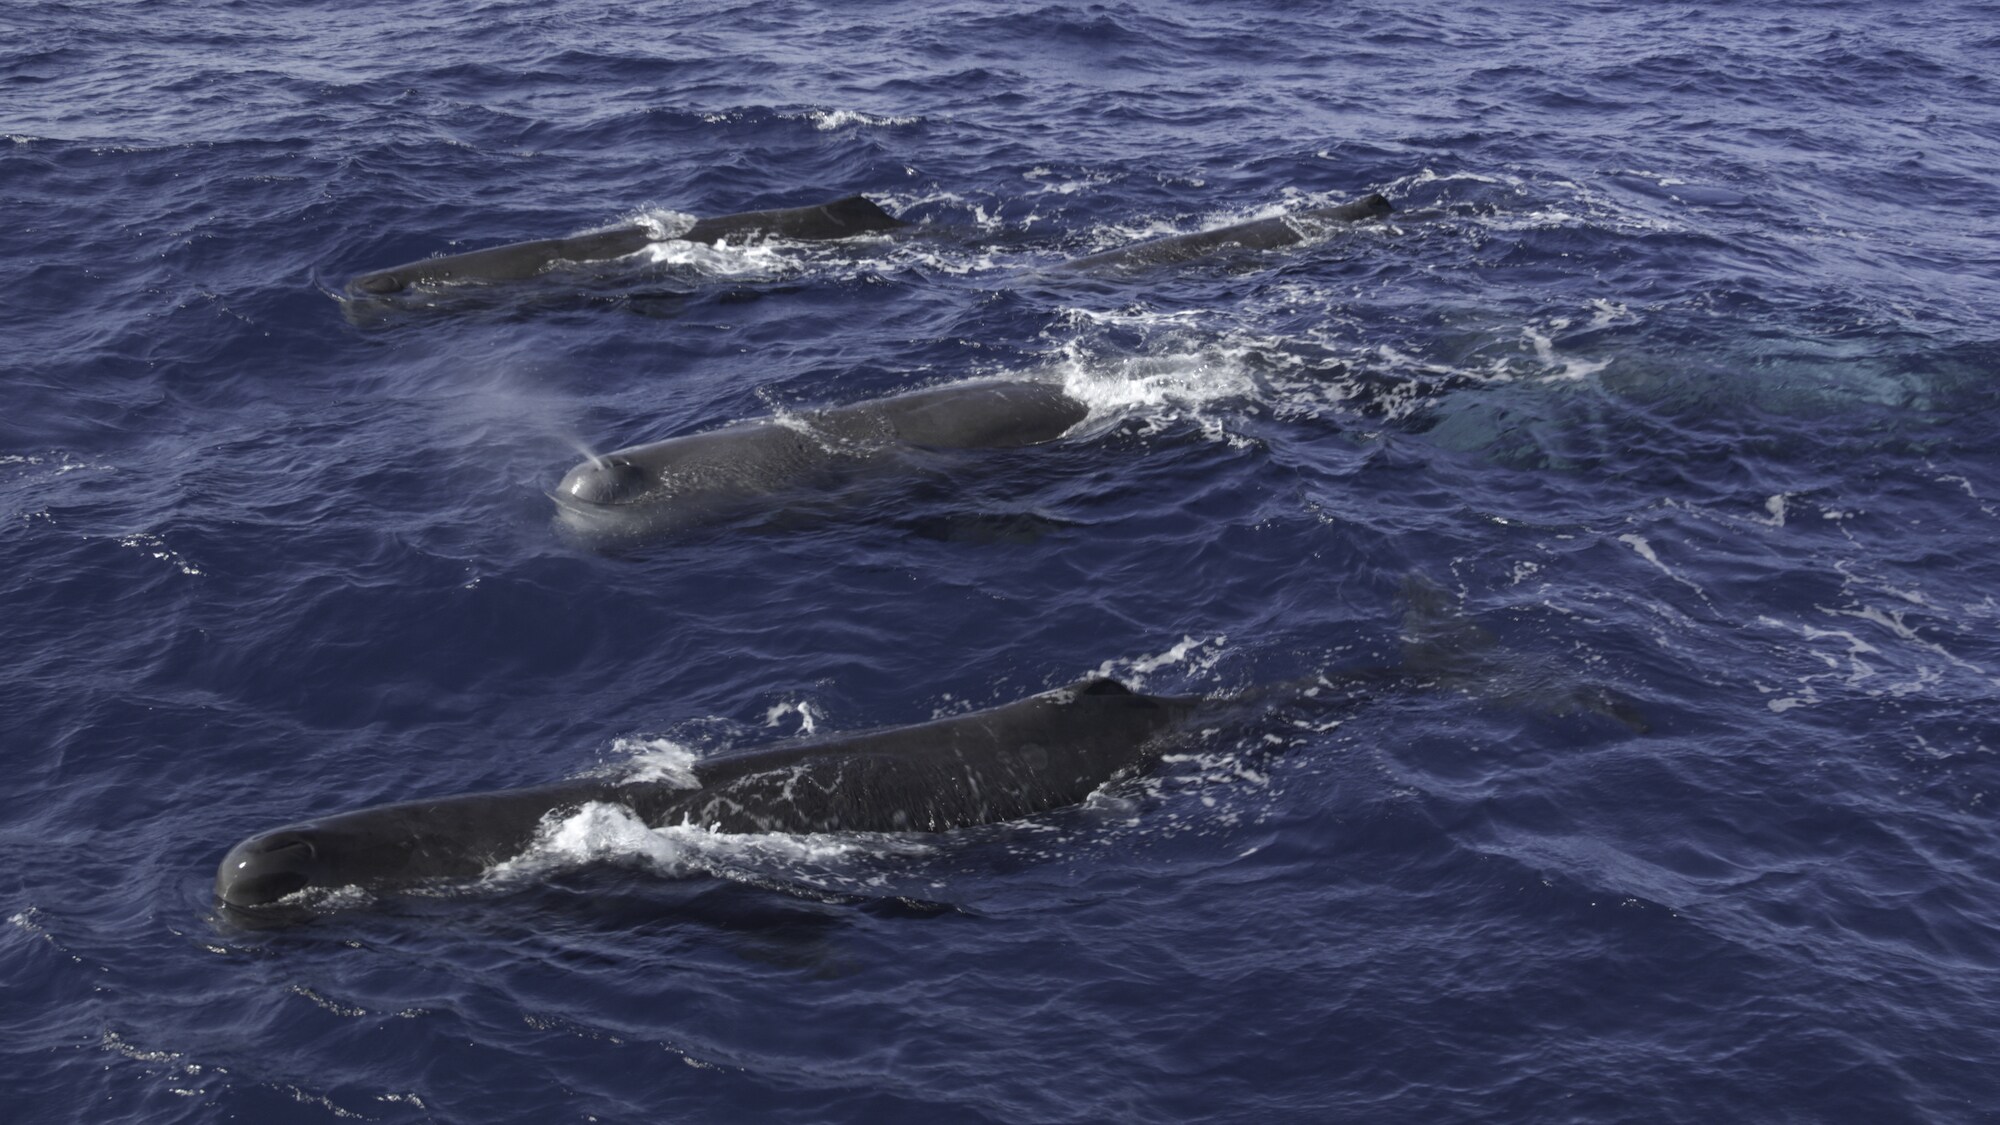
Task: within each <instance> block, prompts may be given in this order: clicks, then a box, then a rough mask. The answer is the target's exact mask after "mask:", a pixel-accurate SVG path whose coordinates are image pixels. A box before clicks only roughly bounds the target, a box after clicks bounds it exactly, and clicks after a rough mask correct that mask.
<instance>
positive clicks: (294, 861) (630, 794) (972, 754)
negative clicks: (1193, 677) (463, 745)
mask: <svg viewBox="0 0 2000 1125" xmlns="http://www.w3.org/2000/svg"><path fill="white" fill-rule="evenodd" d="M1198 705H1199V703H1198V701H1197V700H1194V699H1181V698H1173V697H1167V696H1154V695H1143V694H1140V693H1138V692H1134V691H1132V690H1130V689H1129V688H1126V687H1125V686H1124V685H1122V684H1120V683H1118V682H1117V681H1115V680H1109V679H1091V680H1084V681H1081V682H1079V683H1076V684H1072V685H1070V686H1069V687H1066V688H1059V689H1057V690H1055V691H1049V692H1043V693H1042V694H1040V695H1034V696H1030V697H1028V698H1026V699H1022V700H1017V701H1015V702H1013V703H1008V704H1005V705H1002V706H999V707H993V708H990V709H987V710H984V711H973V712H969V713H967V714H963V715H954V716H952V717H950V718H944V719H936V720H933V721H930V722H926V723H918V724H915V725H912V726H902V727H890V728H886V729H883V730H875V731H868V732H864V733H860V734H847V735H836V736H830V737H823V738H812V739H802V740H797V741H790V742H782V743H777V744H774V745H770V746H763V747H758V748H755V749H750V750H745V751H741V752H739V753H734V754H727V755H723V756H719V757H716V758H712V759H709V760H707V761H703V762H698V763H696V764H695V766H694V770H693V773H694V780H695V781H696V783H697V784H696V785H695V786H694V787H693V788H688V787H685V786H680V785H675V784H673V783H671V782H665V781H643V782H620V781H614V780H605V779H589V778H586V779H577V780H571V781H559V782H556V783H554V784H551V785H539V786H535V787H532V788H526V789H507V790H500V791H497V792H491V793H471V794H464V795H460V796H452V797H439V798H435V799H431V800H424V801H410V802H406V803H402V804H393V805H379V806H376V807H374V808H366V809H360V810H357V811H354V812H346V813H339V814H336V815H333V816H328V817H323V818H321V819H318V820H314V821H309V822H306V823H303V824H295V825H291V826H288V827H284V828H279V829H276V830H274V831H270V832H265V833H261V834H259V835H256V836H253V837H251V838H250V839H248V840H245V841H243V842H242V843H240V844H238V845H236V847H234V848H232V849H230V851H229V854H228V855H226V856H224V857H223V860H222V863H221V865H220V866H219V867H218V868H217V870H216V875H215V896H216V899H217V900H218V901H219V902H220V903H221V904H222V905H223V906H225V907H228V908H232V909H235V910H247V911H253V912H254V911H256V910H258V909H259V908H262V907H269V906H271V905H272V904H274V903H277V902H278V900H280V899H284V898H287V896H291V895H296V894H299V893H300V892H302V891H315V890H319V891H325V890H334V889H338V888H342V887H350V886H352V887H360V888H362V889H364V890H370V891H386V890H395V889H399V888H409V887H414V886H418V885H421V884H424V883H428V882H431V881H434V880H448V879H466V878H471V877H474V876H477V875H479V874H481V873H482V872H484V871H486V870H488V869H489V868H491V867H492V866H493V865H494V864H496V863H499V862H501V861H504V860H507V859H510V858H513V857H515V856H518V855H520V854H521V853H522V852H523V851H525V850H526V849H527V848H528V847H529V845H530V844H531V843H533V841H534V839H535V837H536V834H537V832H538V831H539V830H540V829H541V827H542V825H543V824H544V823H545V820H546V818H549V817H551V816H554V817H562V816H565V815H569V814H571V813H574V812H575V811H577V810H578V809H580V808H582V807H583V806H584V805H585V804H588V803H591V802H607V803H611V804H616V805H622V806H624V807H625V808H627V809H630V810H631V811H632V813H633V814H634V815H636V816H637V817H638V818H639V819H641V820H642V821H644V822H645V823H646V824H647V825H649V826H652V827H661V826H668V825H681V824H686V825H693V826H698V827H705V828H709V829H712V830H714V831H718V832H727V833H749V832H940V831H944V830H947V829H952V828H962V827H966V826H969V825H975V824H992V823H998V822H1001V821H1008V820H1017V819H1020V818H1022V817H1027V816H1033V815H1034V814H1036V813H1041V812H1046V811H1048V810H1050V809H1057V808H1062V807H1064V806H1067V805H1075V804H1079V803H1081V802H1082V801H1083V800H1084V799H1085V798H1086V797H1088V796H1089V795H1090V794H1091V793H1092V792H1093V791H1095V790H1096V789H1098V788H1099V787H1101V786H1102V785H1104V783H1105V782H1107V781H1110V780H1111V779H1113V778H1115V777H1119V776H1123V775H1125V774H1128V773H1133V772H1136V771H1139V770H1141V769H1143V768H1145V767H1147V766H1149V765H1151V764H1152V763H1153V762H1154V761H1155V760H1157V758H1158V756H1159V755H1160V753H1162V752H1163V750H1164V749H1165V748H1166V747H1167V746H1168V745H1170V744H1171V740H1170V739H1169V738H1168V737H1166V736H1168V735H1169V734H1170V733H1171V732H1172V731H1174V730H1175V729H1176V728H1177V727H1178V726H1179V725H1180V724H1181V723H1182V722H1183V721H1184V720H1185V719H1186V718H1187V717H1188V716H1190V715H1191V714H1193V713H1194V711H1195V709H1196V707H1197V706H1198Z"/></svg>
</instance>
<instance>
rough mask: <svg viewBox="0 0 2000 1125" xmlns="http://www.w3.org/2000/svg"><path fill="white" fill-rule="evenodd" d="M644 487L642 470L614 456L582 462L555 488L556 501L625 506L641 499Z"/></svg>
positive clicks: (645, 484) (644, 480) (624, 459)
mask: <svg viewBox="0 0 2000 1125" xmlns="http://www.w3.org/2000/svg"><path fill="white" fill-rule="evenodd" d="M647 483H648V482H647V479H646V471H645V470H644V469H641V468H640V467H639V466H638V465H635V464H633V463H632V462H631V461H629V460H627V459H626V458H623V457H620V456H618V455H616V454H613V455H611V456H609V457H604V458H598V459H595V460H590V461H585V462H584V463H583V464H581V465H578V466H577V467H576V468H574V469H571V470H570V471H569V472H568V473H566V474H564V476H563V479H562V483H561V484H559V485H557V486H556V499H558V500H563V501H581V502H583V503H585V504H626V503H630V502H631V501H633V500H636V499H638V498H639V497H640V496H641V495H643V494H644V493H645V491H646V488H647Z"/></svg>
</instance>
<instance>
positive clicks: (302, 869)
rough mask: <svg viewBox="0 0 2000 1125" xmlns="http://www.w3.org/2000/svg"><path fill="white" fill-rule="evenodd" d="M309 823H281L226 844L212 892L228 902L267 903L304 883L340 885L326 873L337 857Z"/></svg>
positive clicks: (252, 906) (310, 885)
mask: <svg viewBox="0 0 2000 1125" xmlns="http://www.w3.org/2000/svg"><path fill="white" fill-rule="evenodd" d="M315 837H316V833H314V832H313V831H312V830H311V829H308V828H281V829H279V830H277V831H275V832H266V833H265V834H263V835H261V836H252V837H251V838H249V839H248V840H245V841H243V842H242V843H240V844H238V845H236V846H235V847H234V848H232V849H230V851H229V854H228V855H226V856H224V857H222V864H221V866H219V867H217V868H216V871H215V897H216V899H217V900H218V901H220V902H222V903H223V904H224V905H226V906H233V907H236V908H238V909H256V908H258V907H265V906H270V905H271V904H272V903H275V902H277V901H278V900H279V899H282V898H285V897H286V896H288V895H293V894H297V893H298V892H300V891H303V890H306V889H308V888H323V887H328V886H338V885H340V884H338V883H334V882H330V881H329V876H330V875H331V874H332V869H333V867H334V866H336V864H335V863H334V862H333V861H334V860H335V859H336V857H335V856H333V855H331V854H329V849H328V848H327V846H326V844H327V842H326V841H323V840H319V839H316V838H315Z"/></svg>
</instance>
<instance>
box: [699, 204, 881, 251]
mask: <svg viewBox="0 0 2000 1125" xmlns="http://www.w3.org/2000/svg"><path fill="white" fill-rule="evenodd" d="M908 225H909V224H908V223H905V222H903V221H902V220H901V219H898V218H896V217H895V216H894V215H891V214H889V213H888V212H887V211H884V210H882V208H881V207H879V206H877V205H876V204H875V202H874V201H873V200H871V199H869V198H868V197H866V196H862V195H850V196H848V197H846V198H845V199H836V200H834V201H833V202H831V203H819V204H814V205H812V206H810V207H785V208H779V209H776V210H771V211H744V212H742V213H740V214H735V215H718V216H716V217H715V218H712V219H703V220H701V221H700V222H697V223H695V225H694V226H692V227H689V228H688V229H687V230H686V231H685V232H683V233H682V234H681V236H680V237H682V238H684V239H686V240H687V241H689V242H705V243H709V244H711V245H712V244H714V243H717V242H722V241H725V240H727V241H731V242H740V241H743V240H745V239H754V238H799V239H813V240H818V239H829V238H851V237H853V236H854V235H857V234H872V233H874V232H877V231H885V230H895V229H896V228H898V227H903V226H908Z"/></svg>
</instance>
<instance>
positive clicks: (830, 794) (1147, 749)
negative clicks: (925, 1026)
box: [634, 680, 1195, 832]
mask: <svg viewBox="0 0 2000 1125" xmlns="http://www.w3.org/2000/svg"><path fill="white" fill-rule="evenodd" d="M1194 707H1195V702H1194V701H1192V700H1180V699H1172V698H1167V697H1162V696H1152V695H1144V694H1140V693H1137V692H1133V691H1131V690H1129V689H1127V688H1125V687H1124V686H1123V685H1120V684H1118V683H1117V682H1116V681H1112V680H1092V681H1085V682H1083V683H1080V684H1075V685H1072V686H1070V687H1068V688H1063V689H1059V690H1057V691H1053V692H1045V693H1043V694H1040V695H1035V696H1031V697H1029V698H1027V699H1023V700H1019V701H1016V702H1014V703H1010V704H1006V705H1004V706H1001V707H995V708H991V709H989V710H984V711H975V712H971V713H969V714H965V715H955V716H951V717H949V718H944V719H936V720H933V721H931V722H927V723H917V724H913V725H910V726H902V727H893V728H889V729H886V730H876V731H868V732H864V733H861V734H850V735H840V736H833V737H827V738H816V739H805V740H800V741H798V742H795V743H784V744H779V745H776V746H767V747H761V748H759V749H756V750H751V751H746V752H743V753H739V754H731V755H725V756H722V757H719V758H715V759H712V760H710V761H707V762H702V763H698V764H697V765H696V767H695V775H696V777H697V778H698V779H700V781H701V787H700V788H699V789H694V790H677V791H673V792H670V793H657V792H656V793H654V794H651V795H650V797H649V796H646V795H641V796H639V799H638V801H637V803H635V805H634V808H635V811H637V812H638V813H639V814H640V815H641V817H643V818H644V819H645V820H646V821H647V822H648V823H650V824H654V825H656V826H657V825H661V824H674V823H687V824H692V825H696V826H703V827H709V828H713V829H715V830H717V831H722V832H842V831H845V832H912V831H915V832H940V831H944V830H947V829H951V828H963V827H967V826H970V825H975V824H993V823H998V822H1001V821H1007V820H1017V819H1020V818H1022V817H1027V816H1032V815H1034V814H1036V813H1041V812H1047V811H1049V810H1051V809H1057V808H1063V807H1065V806H1069V805H1076V804H1080V803H1082V802H1083V800H1084V799H1085V798H1087V797H1089V796H1090V794H1091V793H1092V792H1094V791H1096V790H1097V789H1098V788H1100V787H1102V786H1103V785H1104V784H1105V783H1106V782H1107V781H1110V780H1112V779H1113V778H1116V777H1119V776H1121V775H1124V774H1128V773H1132V772H1136V771H1138V770H1140V769H1143V768H1144V767H1146V766H1147V765H1149V764H1151V763H1152V762H1153V761H1154V760H1156V759H1157V758H1158V756H1159V754H1160V752H1161V751H1162V749H1164V747H1165V746H1166V745H1167V739H1166V737H1165V736H1167V735H1168V734H1169V733H1170V732H1171V731H1173V730H1174V729H1175V728H1176V726H1177V724H1178V723H1179V722H1180V721H1182V720H1183V719H1185V718H1186V717H1187V716H1188V715H1189V714H1190V713H1191V712H1192V710H1193V709H1194Z"/></svg>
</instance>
